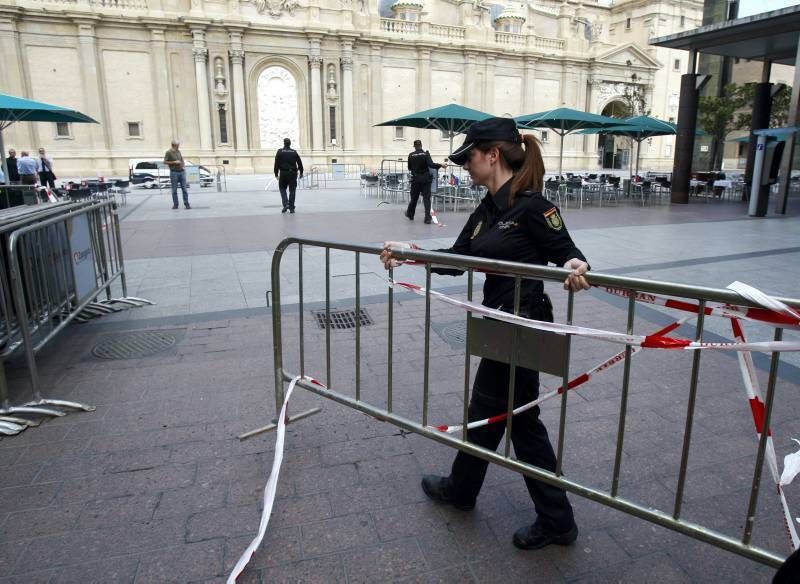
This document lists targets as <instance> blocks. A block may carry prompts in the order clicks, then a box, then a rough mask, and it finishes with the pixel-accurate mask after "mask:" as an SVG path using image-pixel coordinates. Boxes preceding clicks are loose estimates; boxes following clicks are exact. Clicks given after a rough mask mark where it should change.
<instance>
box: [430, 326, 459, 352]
mask: <svg viewBox="0 0 800 584" xmlns="http://www.w3.org/2000/svg"><path fill="white" fill-rule="evenodd" d="M431 328H433V330H434V331H435V332H436V334H437V335H439V337H440V338H441V339H442V340H443V341H444V342H445V343H447V344H448V345H450V347H451V348H452V349H460V348H462V347H464V345H465V344H466V342H467V323H466V321H464V320H457V321H453V322H432V323H431Z"/></svg>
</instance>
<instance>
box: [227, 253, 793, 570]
mask: <svg viewBox="0 0 800 584" xmlns="http://www.w3.org/2000/svg"><path fill="white" fill-rule="evenodd" d="M295 245H296V246H297V247H298V248H299V250H298V260H299V264H298V272H299V277H300V279H299V282H298V286H299V310H293V311H292V312H291V314H292V315H293V316H294V318H296V320H297V325H296V326H297V332H298V334H299V351H298V354H299V364H298V365H299V368H298V370H296V371H290V370H288V369H287V367H286V360H285V359H284V346H283V345H284V342H283V332H282V329H283V325H282V322H283V320H284V319H285V318H288V313H285V312H282V310H281V306H282V298H281V280H282V276H281V262H282V259H283V256H284V252H285V251H286V250H287V248H290V247H291V246H295ZM304 250H315V251H319V250H324V252H325V282H326V286H325V303H324V305H325V309H324V315H325V320H324V322H325V332H324V341H323V344H322V347H324V373H325V376H324V377H323V375H322V373H323V371H320V372H319V377H320V379H324V383H323V381H318V380H316V379H313V378H311V377H308V376H307V372H308V370H307V364H306V356H307V350H306V349H307V347H306V343H305V340H304V339H305V333H304V309H303V251H304ZM332 250H333V251H334V252H351V253H352V254H353V256H354V261H355V290H356V292H355V307H356V308H355V314H359V313H360V307H361V293H360V270H361V257H362V254H363V256H377V255H378V254H380V252H381V248H380V247H377V246H366V245H356V244H346V243H335V242H329V241H315V240H306V239H297V238H288V239H285V240H284V241H282V242H281V243H280V244H279V245H278V247H277V249H276V250H275V253H274V255H273V258H272V291H273V306H272V327H273V356H274V364H275V405H276V420H275V421H277V417H278V416H279V415H280V412H281V408H282V406H283V402H284V387H285V383H286V382H288V381H295V382H296V387H301V388H303V389H306V390H308V391H311V392H312V393H315V394H317V395H319V396H321V397H324V398H326V399H330V400H333V401H335V402H337V403H339V404H341V405H344V406H346V407H348V408H352V409H355V410H357V411H360V412H362V413H365V414H367V415H369V416H372V417H373V418H375V419H377V420H380V421H384V422H389V423H391V424H394V425H395V426H398V427H400V428H402V429H403V430H407V431H409V432H414V433H416V434H419V435H421V436H424V437H426V438H429V439H432V440H435V441H437V442H439V443H442V444H444V445H447V446H450V447H453V448H457V449H458V450H461V451H463V452H467V453H469V454H472V455H474V456H477V457H480V458H483V459H485V460H488V461H489V462H491V463H494V464H498V465H500V466H503V467H506V468H508V469H511V470H514V471H517V472H520V473H522V474H524V475H526V476H529V477H532V478H535V479H538V480H541V481H543V482H546V483H548V484H552V485H555V486H558V487H561V488H563V489H565V490H567V491H569V492H571V493H573V494H575V495H579V496H581V497H585V498H587V499H590V500H592V501H595V502H597V503H601V504H603V505H606V506H608V507H611V508H614V509H616V510H618V511H621V512H623V513H626V514H628V515H632V516H635V517H638V518H640V519H644V520H646V521H649V522H652V523H655V524H657V525H660V526H663V527H666V528H669V529H671V530H674V531H676V532H679V533H682V534H684V535H687V536H690V537H692V538H695V539H697V540H700V541H704V542H706V543H709V544H711V545H714V546H716V547H718V548H721V549H724V550H727V551H730V552H733V553H736V554H739V555H741V556H744V557H747V558H750V559H752V560H754V561H757V562H761V563H763V564H766V565H769V566H774V567H777V566H779V565H780V564H781V563H782V562H783V560H784V557H783V556H782V555H781V554H780V553H778V552H775V551H773V550H769V549H765V548H762V547H758V546H756V545H754V544H753V542H752V536H753V527H754V521H755V518H756V514H757V509H758V508H759V507H758V504H759V490H760V489H762V488H763V487H764V485H762V473H763V471H764V466H765V462H768V458H769V457H768V456H767V454H769V453H768V452H767V444H768V439H770V440H771V430H770V431H766V432H763V431H761V430H758V437H757V449H756V456H755V461H754V465H753V468H752V471H750V472H748V470H749V469H748V470H745V471H744V472H743V476H744V482H745V485H742V489H744V488H745V487H746V488H747V493H748V494H747V509H746V511H745V510H743V511H742V520H743V524H744V528H743V530H742V532H741V534H740V535H738V536H737V535H728V534H725V533H722V532H721V531H719V530H718V529H714V528H711V527H709V526H708V525H704V524H701V523H699V522H695V521H690V520H687V519H686V518H685V517H683V516H682V511H683V503H684V500H685V486H686V481H687V476H688V474H689V471H690V470H691V469H690V468H689V453H690V448H691V447H692V445H693V441H692V437H693V429H694V425H695V424H694V422H695V410H696V398H697V396H698V394H699V389H700V383H699V381H698V375H699V370H700V362H701V356H702V352H701V351H696V352H695V353H694V354H693V355H692V358H691V371H690V373H689V387H688V391H687V393H686V403H685V404H681V405H683V406H684V407H685V427H684V430H683V434H682V436H681V437H680V440H679V442H680V443H681V444H682V446H681V449H680V465H679V468H678V477H677V488H676V492H675V496H674V500H673V504H672V506H671V508H670V509H664V510H661V509H657V508H655V507H653V506H651V505H645V504H641V503H639V502H635V501H633V500H631V499H629V498H626V497H624V496H622V495H621V494H620V483H621V478H622V473H621V465H622V459H623V444H624V443H625V440H626V438H627V440H628V442H630V441H631V437H630V436H628V435H627V434H630V432H627V434H626V419H627V417H628V416H629V411H628V398H629V395H630V394H631V390H632V388H631V385H632V382H631V379H630V371H631V369H630V367H631V365H630V364H631V357H632V355H633V353H634V352H635V351H637V350H638V349H635V348H634V347H633V345H631V344H628V345H625V346H624V347H625V348H624V350H623V351H622V352H621V353H619V354H618V355H616V356H615V357H614V358H613V359H612V360H611V361H607V362H606V363H605V364H604V365H603V366H601V367H600V368H598V370H599V369H601V368H603V367H608V366H610V365H609V363H611V365H613V364H616V363H620V364H621V366H622V367H623V375H622V381H621V387H619V388H618V389H619V411H618V429H617V439H616V452H615V453H614V459H613V476H612V481H611V487H610V488H609V489H605V488H598V487H594V486H591V485H590V484H589V483H587V482H586V481H579V480H576V479H575V478H569V477H567V476H565V475H564V474H563V472H562V461H563V459H564V453H565V440H564V436H565V432H566V431H567V417H566V413H567V407H568V400H567V396H568V395H569V394H570V393H571V392H569V391H566V389H571V388H572V384H573V382H574V380H573V381H571V380H570V377H569V375H570V362H571V359H572V357H571V352H570V347H571V339H572V334H562V333H550V332H542V331H534V330H531V329H528V328H524V327H521V326H520V325H518V324H514V325H509V324H506V323H503V322H499V321H496V320H492V319H479V318H476V317H475V316H472V314H471V313H470V312H467V314H466V320H467V327H466V341H465V344H466V347H467V350H466V351H465V355H464V357H465V363H464V379H463V388H464V393H463V417H462V419H461V420H460V421H461V424H460V425H458V426H453V427H452V429H453V430H454V432H453V433H451V432H450V431H449V430H448V428H449V427H443V426H431V425H430V422H429V420H428V412H429V397H430V394H431V387H430V386H431V380H430V369H431V351H430V344H431V343H430V331H431V328H432V327H431V312H432V311H431V299H432V294H431V273H432V272H431V268H432V266H433V265H436V266H437V267H447V268H455V269H457V270H463V271H466V273H467V277H468V286H467V297H468V300H469V301H471V300H472V295H473V276H474V274H475V273H476V272H486V273H494V274H505V275H508V276H509V277H510V278H513V279H514V282H515V305H514V314H517V313H518V308H519V303H520V290H521V282H522V280H523V279H525V278H536V279H541V280H545V281H554V282H560V281H563V279H564V278H565V277H566V275H567V274H568V271H567V270H564V269H560V268H549V267H544V266H536V265H530V264H520V263H513V262H506V261H495V260H489V259H484V258H477V257H468V256H459V255H452V254H443V253H435V252H428V251H423V250H415V249H400V248H393V249H392V252H393V253H394V255H395V257H397V258H402V259H403V260H410V261H413V262H415V263H417V264H421V265H422V266H423V267H424V270H425V287H424V288H419V287H417V289H418V290H421V294H422V295H423V296H424V297H425V299H424V302H425V320H424V344H423V351H424V356H423V363H422V370H423V383H422V388H421V393H422V411H421V420H419V419H411V418H409V417H405V416H403V415H400V414H398V413H397V412H396V411H395V410H394V406H393V403H394V402H393V399H395V398H393V386H392V380H393V374H392V364H393V359H394V349H393V335H394V333H393V330H394V320H395V316H394V312H393V310H394V306H395V299H394V295H393V294H394V289H393V288H392V287H389V289H388V295H387V310H386V314H387V318H388V323H387V329H388V336H387V345H386V350H387V352H386V353H385V359H386V360H385V361H384V362H385V375H382V376H381V377H382V381H383V380H385V383H386V387H385V394H384V395H382V396H379V397H380V399H379V402H378V403H375V401H374V400H371V399H370V398H369V397H367V396H366V395H365V394H364V393H362V384H361V370H362V369H361V368H362V362H361V359H362V351H363V350H364V347H363V346H362V343H361V333H360V331H361V328H360V327H361V325H360V319H359V318H355V325H354V328H355V352H354V355H355V363H354V371H355V380H354V382H355V388H354V392H353V391H350V390H349V388H343V387H337V386H334V385H333V384H332V381H331V348H332V343H331V334H330V329H331V322H332V320H331V295H330V281H331V279H330V256H331V251H332ZM339 259H341V258H339ZM374 261H376V262H377V257H376V258H375V259H374ZM587 277H588V279H589V280H590V282H591V284H593V285H595V286H599V287H604V288H607V289H609V290H614V291H615V292H613V293H614V294H615V295H618V296H622V297H624V298H626V299H627V302H626V304H627V335H632V334H633V327H634V321H635V319H636V310H635V306H636V303H637V301H638V300H640V299H644V300H647V299H651V300H655V299H656V298H657V297H659V296H657V295H668V296H670V297H673V298H678V299H685V300H676V304H677V305H679V306H682V307H683V308H682V310H686V311H688V312H691V313H692V314H693V316H692V317H691V318H693V320H694V326H695V341H697V342H700V341H702V340H703V333H704V326H705V324H704V323H705V320H704V319H705V317H706V314H710V313H711V312H713V311H714V310H717V309H716V308H712V307H713V306H717V305H723V306H725V307H726V310H731V311H733V312H731V314H734V315H735V316H727V318H731V319H733V320H735V319H736V318H738V314H737V313H736V311H737V310H738V309H739V308H740V307H758V304H755V303H754V302H753V301H751V300H748V299H747V298H745V297H743V296H740V295H739V294H737V293H736V292H733V291H732V290H720V289H712V288H702V287H697V286H688V285H682V284H674V283H668V282H658V281H653V280H642V279H636V278H626V277H618V276H610V275H604V274H599V273H592V272H590V273H589V274H587ZM389 278H390V279H391V278H393V270H390V271H389ZM412 287H413V286H412ZM777 300H779V301H781V302H784V303H786V304H788V305H789V306H792V307H794V308H800V300H796V299H786V298H780V299H777ZM573 301H574V293H573V292H571V291H570V292H569V293H568V295H567V307H566V315H567V316H566V325H571V324H572V321H573ZM718 303H719V304H718ZM692 306H694V308H692ZM686 307H689V308H686ZM467 310H469V308H467ZM744 312H746V310H742V313H743V314H744ZM295 315H297V316H295ZM298 316H299V317H298ZM675 325H677V323H675ZM675 325H671V326H675ZM771 326H772V328H773V331H774V336H773V339H774V341H775V342H779V341H781V339H782V333H783V330H784V326H794V325H785V324H783V321H781V320H780V319H778V320H777V321H775V322H774V323H773V324H772V325H771ZM291 328H294V326H292V327H291ZM795 328H796V327H795ZM587 330H588V329H587ZM670 330H671V329H670ZM555 337H558V338H555ZM631 338H632V337H631ZM320 340H321V339H319V338H316V339H314V340H313V342H315V343H319V342H320ZM373 342H374V339H373ZM723 344H724V343H723ZM314 346H315V347H320V345H319V344H317V345H314ZM371 347H372V348H373V349H374V345H371ZM320 348H321V347H320ZM503 348H504V349H503ZM779 350H780V349H772V350H771V358H770V362H769V372H768V374H767V384H766V385H767V387H766V395H765V399H764V401H763V402H760V403H761V406H760V407H761V414H760V415H761V418H760V422H759V418H758V416H756V410H755V409H754V410H753V415H754V420H755V422H756V427H757V428H758V427H759V426H758V424H759V423H760V424H761V428H770V419H771V414H772V406H773V402H774V401H775V395H776V385H777V382H778V363H779V355H780V353H779ZM545 353H546V354H545ZM471 356H478V357H488V358H490V359H495V360H500V361H502V362H505V363H509V364H510V365H511V367H512V369H513V368H514V367H516V366H524V367H528V368H533V369H536V370H539V371H543V372H547V373H550V374H552V375H556V376H558V377H559V378H560V379H561V382H562V386H561V390H559V391H557V392H556V391H553V392H551V393H553V394H554V395H555V394H558V396H559V397H558V399H559V400H560V401H561V406H560V412H559V419H560V423H559V428H560V431H559V432H558V440H557V443H556V444H555V446H556V448H557V461H558V464H557V468H556V471H555V472H551V471H548V470H544V469H542V468H539V467H535V466H532V465H530V464H527V463H524V462H521V461H520V460H518V459H516V458H514V457H513V456H512V455H511V453H510V450H509V447H510V443H511V441H510V436H511V425H512V422H513V417H512V414H513V412H512V409H511V408H512V404H514V399H513V396H514V394H513V389H514V381H513V379H514V376H513V375H512V376H511V380H512V381H511V383H510V385H509V390H508V391H509V399H508V403H509V406H508V412H507V413H506V414H505V415H504V416H503V420H504V421H505V420H507V425H506V433H505V437H506V438H505V441H506V443H505V451H501V452H495V451H491V450H487V449H485V448H482V447H480V446H477V445H475V444H473V443H471V442H469V441H468V440H467V433H466V429H467V423H468V411H467V404H468V403H469V392H470V372H471V367H470V359H471ZM403 358H404V359H407V358H408V357H407V355H404V356H403ZM533 358H535V359H536V361H535V362H531V361H530V360H531V359H533ZM526 359H527V360H526ZM316 360H317V361H318V365H319V366H320V367H322V366H323V358H322V356H321V355H318V356H317V358H316ZM734 370H735V369H734ZM590 373H591V372H590ZM589 375H590V374H589V373H587V374H584V375H583V377H586V378H587V379H588V377H589ZM580 377H581V376H579V377H578V378H576V379H580ZM378 385H382V383H381V384H378ZM372 397H373V398H374V397H375V396H372ZM572 399H574V398H572ZM753 402H754V400H753V399H752V398H751V399H750V407H751V408H753V407H754V406H753ZM319 411H320V408H314V409H311V410H308V411H303V412H299V413H295V414H293V415H292V416H291V417H290V416H288V414H287V416H286V422H287V423H290V422H295V421H297V420H300V419H302V418H304V417H307V416H309V415H312V414H315V413H317V412H319ZM495 417H497V418H499V417H500V416H495ZM490 423H491V422H490ZM275 427H276V424H275V423H273V424H270V425H268V426H265V427H264V428H259V429H257V430H254V431H252V432H248V433H247V434H243V435H242V436H240V437H241V438H245V437H249V436H253V435H256V434H258V433H260V432H263V431H267V430H270V429H273V428H275ZM749 432H752V428H751V429H750V430H749ZM694 443H697V440H696V439H695V441H694ZM786 527H787V528H789V527H790V526H789V525H788V524H787V525H786Z"/></svg>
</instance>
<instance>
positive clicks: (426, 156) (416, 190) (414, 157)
mask: <svg viewBox="0 0 800 584" xmlns="http://www.w3.org/2000/svg"><path fill="white" fill-rule="evenodd" d="M442 166H444V165H442V164H437V163H435V162H434V161H433V160H431V155H430V152H428V151H427V150H423V149H422V141H421V140H414V151H413V152H411V153H410V154H409V155H408V170H409V172H410V173H411V201H409V203H408V209H406V212H405V216H406V217H408V218H409V220H411V221H413V220H414V213H415V212H416V210H417V201H419V196H420V195H422V202H423V204H424V205H425V223H430V222H431V179H432V177H431V172H430V169H432V168H435V169H437V170H438V169H440V168H442Z"/></svg>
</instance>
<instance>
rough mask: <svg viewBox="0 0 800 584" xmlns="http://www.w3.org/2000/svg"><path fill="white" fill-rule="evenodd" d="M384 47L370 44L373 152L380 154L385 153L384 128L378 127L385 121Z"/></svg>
mask: <svg viewBox="0 0 800 584" xmlns="http://www.w3.org/2000/svg"><path fill="white" fill-rule="evenodd" d="M381 51H382V47H381V45H379V44H373V45H370V60H371V61H372V68H371V69H372V70H371V77H372V90H371V93H372V96H371V97H372V108H371V109H372V120H371V123H370V125H371V126H372V144H371V145H370V146H371V147H372V148H371V149H372V152H378V153H379V156H382V155H383V153H384V150H383V148H384V145H383V128H382V127H376V126H375V124H379V123H381V122H382V121H383V111H382V110H383V101H382V100H383V78H382V75H381V71H382V70H383V57H382V55H381Z"/></svg>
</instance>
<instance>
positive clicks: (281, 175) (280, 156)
mask: <svg viewBox="0 0 800 584" xmlns="http://www.w3.org/2000/svg"><path fill="white" fill-rule="evenodd" d="M290 144H291V142H290V141H289V139H288V138H286V139H285V140H284V141H283V148H281V149H280V150H278V152H277V153H276V154H275V167H274V171H275V178H277V179H278V189H279V190H280V192H281V201H282V202H283V211H282V213H286V211H290V212H292V213H294V196H295V192H296V191H297V172H298V170H299V171H300V178H302V177H303V161H302V160H300V155H299V154H298V153H297V151H296V150H294V149H293V148H290V147H289V145H290ZM286 187H289V196H288V197H287V196H286Z"/></svg>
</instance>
